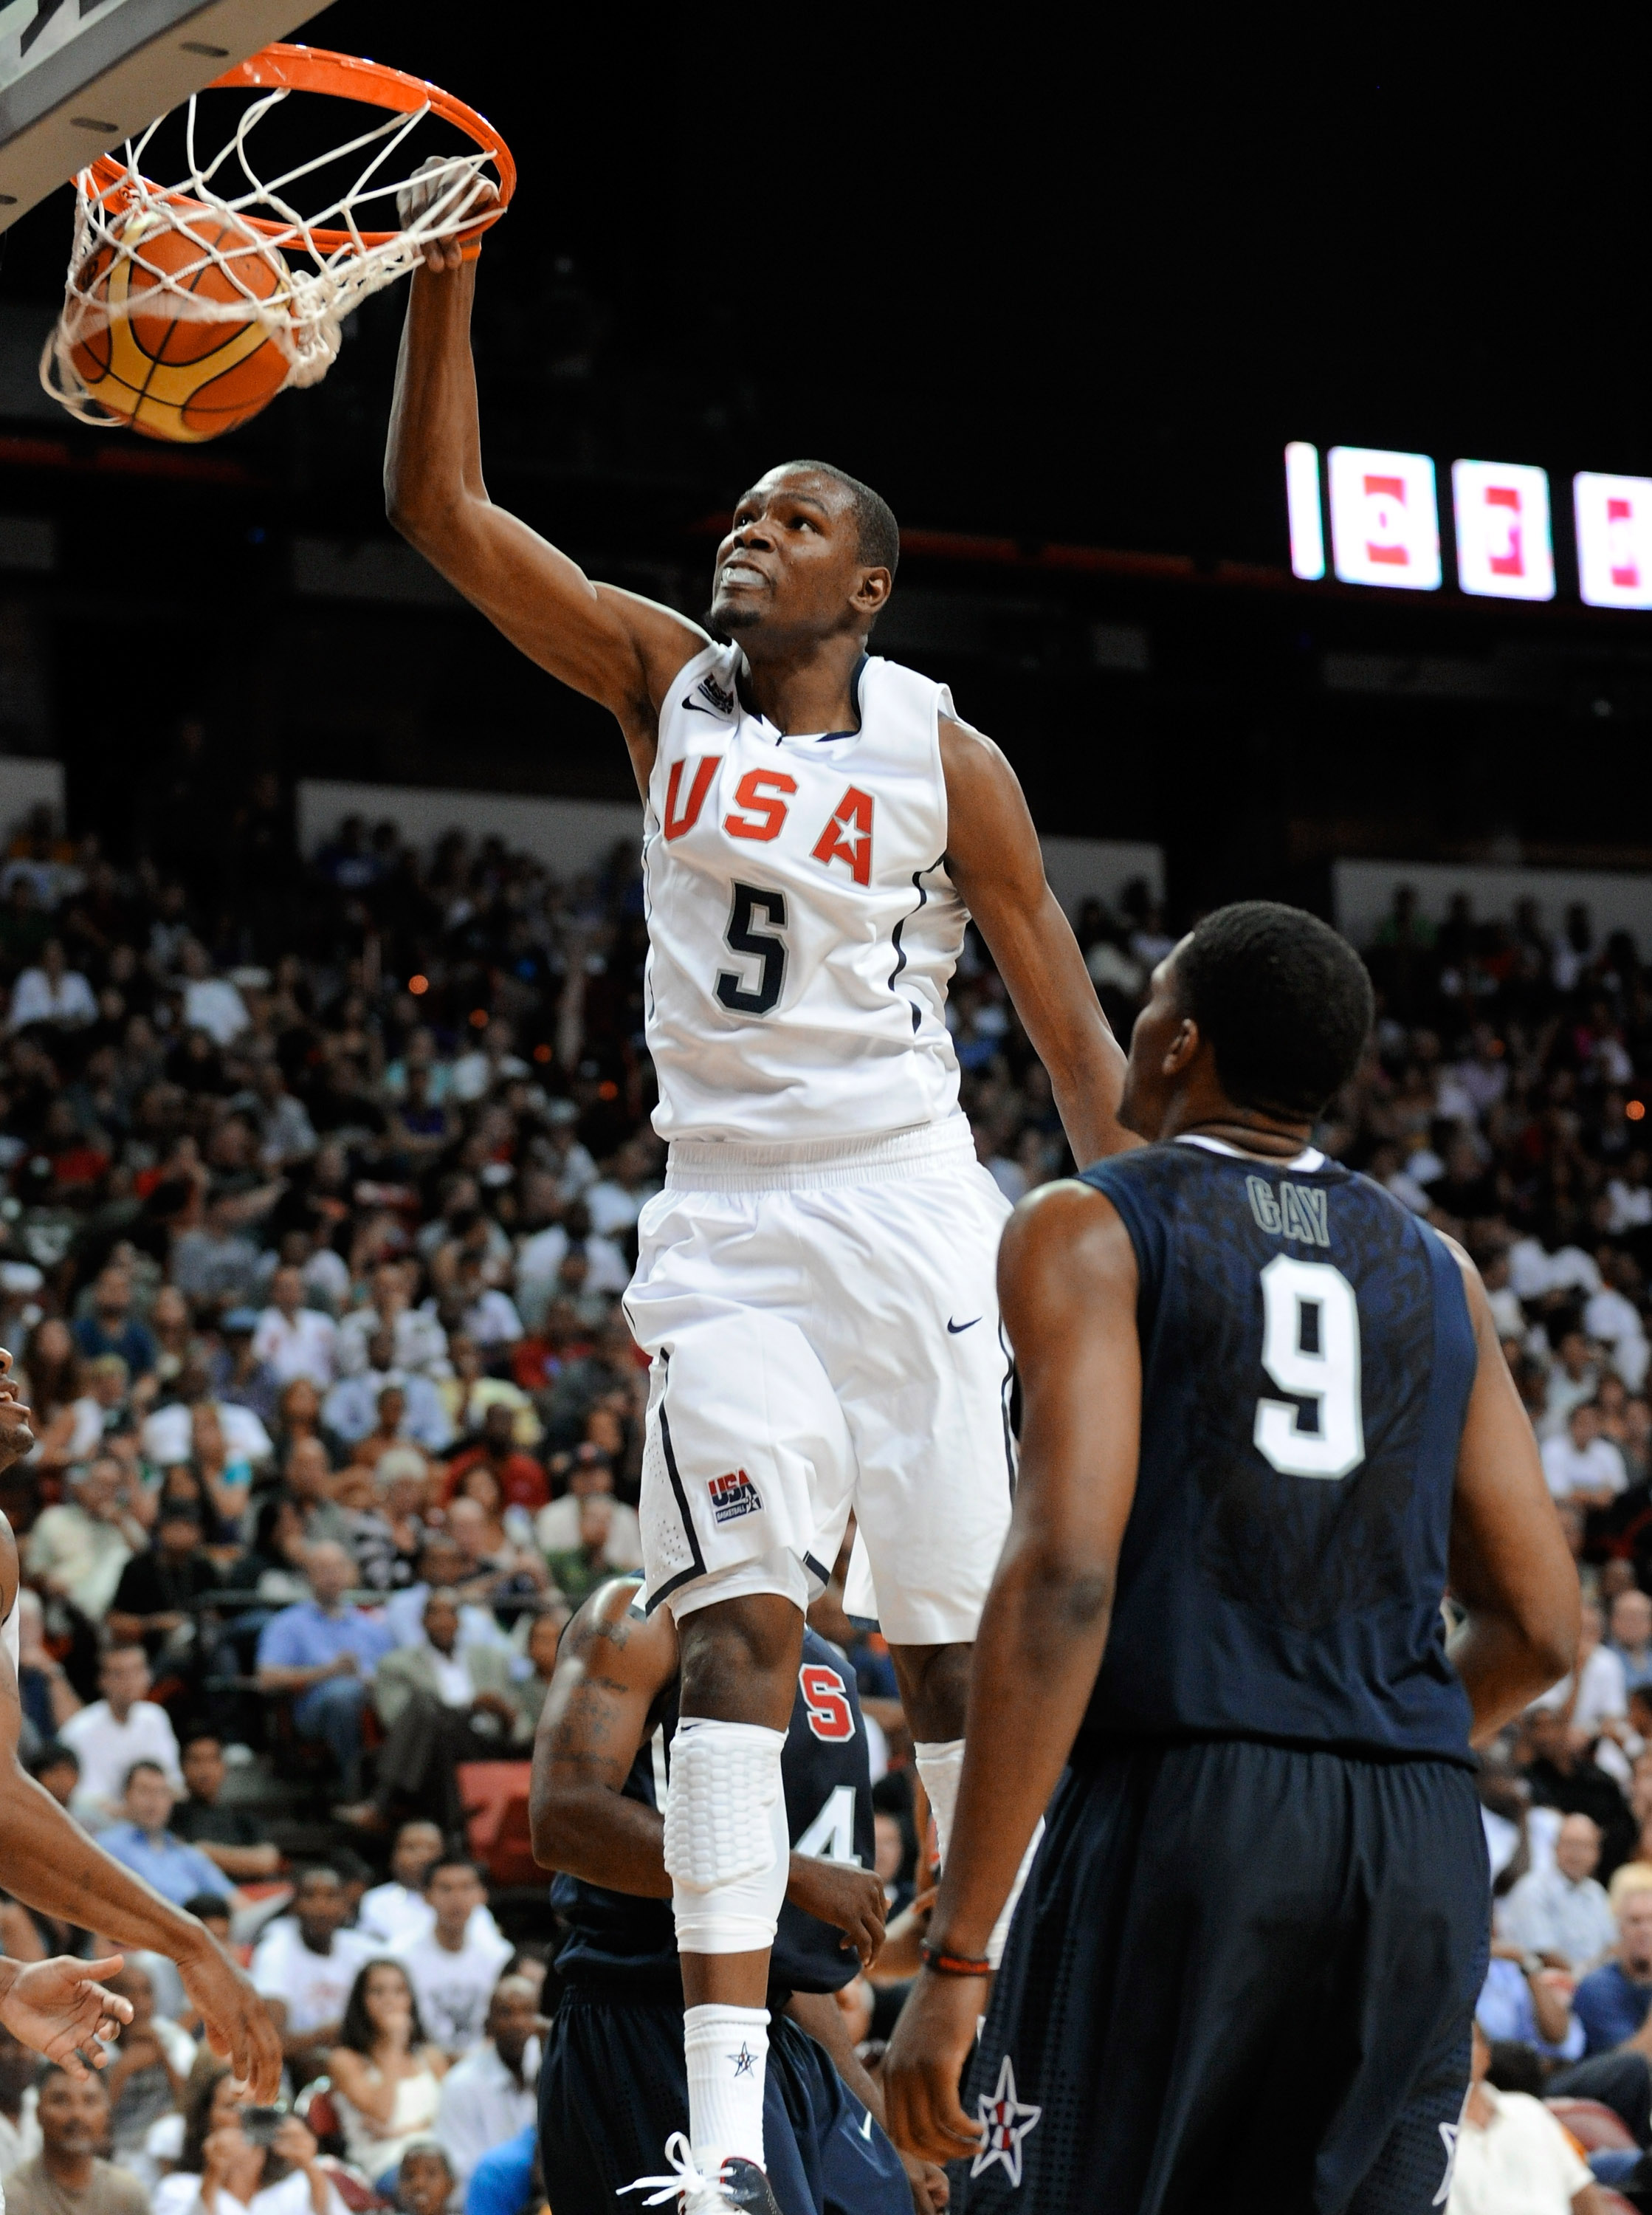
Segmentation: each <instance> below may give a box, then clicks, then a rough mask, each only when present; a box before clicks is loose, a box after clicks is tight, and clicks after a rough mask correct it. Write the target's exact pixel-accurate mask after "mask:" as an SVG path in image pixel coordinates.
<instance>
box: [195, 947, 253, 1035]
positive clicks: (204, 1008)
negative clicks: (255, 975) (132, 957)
mask: <svg viewBox="0 0 1652 2215" xmlns="http://www.w3.org/2000/svg"><path fill="white" fill-rule="evenodd" d="M179 966H180V968H181V969H182V971H183V986H184V989H183V1018H184V1027H185V1028H186V1029H187V1030H193V1031H205V1033H206V1034H207V1036H208V1037H209V1038H210V1039H211V1040H212V1041H213V1043H214V1044H215V1045H217V1046H228V1045H229V1044H230V1042H231V1041H232V1040H235V1039H237V1038H239V1037H240V1036H241V1034H242V1032H243V1031H244V1030H245V1029H246V1028H248V1025H249V1023H250V1022H251V1021H252V1018H251V1016H250V1015H248V1013H247V1003H246V1002H245V1001H244V1000H243V999H242V997H241V994H240V993H239V992H238V991H236V987H235V986H234V985H232V984H231V983H230V981H229V979H228V978H227V977H215V976H213V974H212V973H211V964H210V962H209V961H208V960H207V957H206V948H205V947H204V946H203V945H202V944H201V943H200V942H199V939H193V938H190V939H186V940H185V942H184V944H183V946H182V948H181V949H180V955H179Z"/></svg>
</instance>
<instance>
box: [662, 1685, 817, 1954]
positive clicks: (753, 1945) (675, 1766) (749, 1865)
mask: <svg viewBox="0 0 1652 2215" xmlns="http://www.w3.org/2000/svg"><path fill="white" fill-rule="evenodd" d="M785 1745H786V1733H785V1732H784V1731H772V1730H765V1729H764V1728H763V1727H762V1726H761V1725H760V1724H757V1723H725V1722H714V1721H706V1720H705V1719H703V1718H701V1717H699V1716H685V1717H684V1718H683V1719H682V1721H680V1722H679V1723H678V1724H677V1727H676V1733H675V1735H674V1736H673V1738H672V1740H671V1784H670V1792H669V1794H668V1795H667V1797H666V1802H665V1867H666V1871H667V1874H669V1875H670V1880H671V1906H672V1911H673V1913H674V1915H675V1917H676V1937H677V1945H678V1948H680V1950H681V1951H682V1952H683V1953H685V1954H753V1953H760V1952H762V1950H763V1949H764V1948H768V1947H769V1946H772V1945H773V1944H774V1925H775V1922H776V1920H777V1919H778V1917H779V1915H780V1903H781V1901H782V1900H783V1899H785V1897H786V1878H787V1875H788V1873H789V1870H790V1865H791V1839H790V1837H789V1834H788V1832H787V1829H786V1794H785V1791H784V1789H782V1786H781V1782H780V1754H781V1752H782V1751H783V1749H784V1747H785Z"/></svg>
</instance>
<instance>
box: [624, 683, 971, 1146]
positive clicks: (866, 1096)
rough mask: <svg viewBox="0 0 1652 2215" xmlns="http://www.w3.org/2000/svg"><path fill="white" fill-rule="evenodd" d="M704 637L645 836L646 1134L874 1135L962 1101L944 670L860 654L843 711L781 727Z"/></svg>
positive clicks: (666, 732) (662, 733)
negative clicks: (832, 717)
mask: <svg viewBox="0 0 1652 2215" xmlns="http://www.w3.org/2000/svg"><path fill="white" fill-rule="evenodd" d="M742 670H743V656H742V655H741V653H740V652H739V649H738V648H737V647H707V649H706V650H705V652H704V653H701V654H697V655H696V656H695V658H694V660H692V661H691V662H689V663H688V666H687V667H686V668H685V669H684V670H683V671H682V673H681V674H680V675H679V676H678V678H677V679H676V683H675V684H673V686H672V687H671V692H670V698H669V699H668V700H667V702H666V703H665V706H664V710H663V711H662V713H661V715H660V724H659V752H658V756H657V758H656V760H655V763H654V770H653V775H652V777H651V779H650V781H649V788H648V803H647V807H646V814H645V824H644V837H643V874H644V881H645V887H646V899H647V906H648V933H649V954H648V966H647V973H646V1028H647V1038H648V1048H649V1052H651V1054H652V1056H653V1061H654V1066H655V1068H656V1070H657V1071H658V1074H659V1089H660V1096H659V1105H658V1107H657V1108H656V1109H655V1111H654V1127H655V1129H656V1130H657V1131H658V1132H659V1134H660V1136H661V1137H662V1138H713V1139H714V1138H734V1139H744V1140H752V1141H756V1142H757V1143H760V1144H777V1143H778V1144H790V1143H793V1142H798V1143H805V1144H806V1143H809V1142H811V1141H817V1140H821V1139H832V1138H872V1137H875V1136H878V1134H880V1133H882V1132H890V1131H898V1130H905V1129H908V1128H909V1127H911V1126H914V1125H917V1124H922V1123H933V1122H939V1120H941V1119H942V1118H943V1117H946V1116H950V1115H952V1114H956V1113H957V1112H958V1059H957V1057H956V1055H955V1054H954V1053H953V1051H952V1042H951V1037H950V1036H949V1034H948V1032H947V1028H946V1021H945V1001H946V985H947V980H948V979H949V978H950V977H951V973H952V968H953V965H954V964H955V963H956V961H957V960H958V953H959V950H960V948H962V946H963V943H964V925H965V923H966V922H967V920H968V917H967V915H966V913H965V911H964V903H963V901H962V900H961V899H960V898H959V896H958V893H957V892H956V891H955V890H954V888H953V887H952V885H951V880H949V878H948V877H947V874H946V872H945V866H944V857H945V851H946V788H945V781H944V779H943V777H942V775H941V765H940V738H939V722H938V719H939V716H941V715H951V713H952V702H951V694H950V693H949V692H948V691H947V690H946V688H945V685H942V684H933V683H932V682H931V681H930V679H929V678H927V677H920V676H918V675H917V674H916V673H915V672H914V671H912V670H909V669H902V668H901V667H900V666H898V665H897V664H896V663H895V662H892V661H881V660H874V659H872V658H871V657H869V656H863V657H862V659H861V662H860V668H859V670H858V672H856V681H855V688H854V689H855V693H856V697H857V701H858V704H859V708H860V729H859V730H858V731H853V732H828V733H824V734H817V735H815V736H812V737H808V738H798V737H782V736H781V734H780V733H779V732H778V731H777V730H776V729H775V728H774V725H773V724H772V723H770V722H768V721H766V720H765V718H764V717H763V716H762V715H758V714H756V712H755V711H754V710H752V709H749V708H748V707H747V706H746V705H745V703H744V702H743V698H742V695H741V672H742Z"/></svg>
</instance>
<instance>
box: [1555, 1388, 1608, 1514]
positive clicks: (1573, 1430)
mask: <svg viewBox="0 0 1652 2215" xmlns="http://www.w3.org/2000/svg"><path fill="white" fill-rule="evenodd" d="M1543 1474H1544V1476H1545V1477H1546V1478H1547V1479H1548V1482H1549V1489H1550V1491H1551V1493H1553V1494H1554V1496H1555V1498H1556V1499H1557V1500H1571V1501H1572V1502H1573V1504H1574V1505H1575V1506H1579V1507H1609V1506H1611V1504H1612V1501H1613V1500H1616V1499H1617V1497H1618V1494H1619V1493H1621V1492H1624V1491H1626V1490H1627V1489H1628V1488H1629V1472H1628V1471H1627V1470H1625V1469H1624V1457H1623V1456H1622V1454H1620V1453H1619V1452H1618V1449H1617V1447H1616V1446H1615V1445H1613V1444H1612V1440H1611V1439H1607V1438H1603V1437H1602V1436H1601V1435H1600V1409H1599V1408H1597V1407H1596V1406H1595V1404H1594V1402H1593V1401H1592V1400H1581V1401H1579V1402H1577V1404H1576V1406H1575V1407H1574V1408H1572V1410H1571V1412H1570V1414H1569V1415H1568V1416H1567V1418H1566V1427H1565V1428H1564V1430H1563V1431H1562V1432H1561V1433H1559V1435H1558V1436H1557V1437H1554V1438H1549V1439H1545V1440H1544V1442H1543Z"/></svg>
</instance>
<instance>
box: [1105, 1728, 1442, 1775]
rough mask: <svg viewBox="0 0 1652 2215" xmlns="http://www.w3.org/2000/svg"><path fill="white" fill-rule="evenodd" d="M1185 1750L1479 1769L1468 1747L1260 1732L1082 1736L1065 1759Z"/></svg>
mask: <svg viewBox="0 0 1652 2215" xmlns="http://www.w3.org/2000/svg"><path fill="white" fill-rule="evenodd" d="M1172 1746H1277V1747H1278V1748H1279V1750H1280V1751H1281V1752H1284V1753H1330V1754H1335V1755H1336V1757H1337V1759H1338V1760H1339V1761H1368V1762H1371V1763H1372V1764H1374V1765H1375V1766H1376V1767H1377V1768H1379V1769H1392V1768H1393V1767H1394V1766H1395V1765H1396V1764H1398V1763H1400V1762H1414V1761H1443V1762H1447V1763H1449V1764H1451V1766H1452V1767H1453V1768H1454V1769H1465V1770H1468V1771H1469V1772H1470V1773H1471V1775H1472V1774H1474V1773H1475V1772H1477V1771H1478V1769H1479V1766H1480V1760H1479V1756H1478V1754H1477V1753H1476V1752H1474V1750H1473V1748H1472V1746H1460V1747H1456V1748H1451V1747H1446V1746H1375V1745H1373V1744H1372V1743H1371V1742H1370V1740H1368V1739H1331V1738H1305V1737H1297V1736H1295V1735H1294V1733H1291V1732H1288V1731H1259V1730H1162V1731H1146V1730H1144V1731H1107V1732H1090V1733H1086V1732H1083V1731H1080V1734H1079V1736H1078V1737H1077V1738H1076V1739H1074V1742H1073V1751H1072V1752H1071V1754H1070V1755H1069V1756H1068V1764H1069V1766H1070V1767H1073V1768H1074V1769H1080V1768H1086V1769H1087V1768H1094V1767H1095V1766H1096V1765H1097V1764H1098V1763H1100V1762H1103V1761H1105V1760H1109V1759H1111V1757H1112V1756H1114V1755H1115V1754H1120V1753H1158V1752H1168V1751H1169V1750H1170V1749H1171V1748H1172Z"/></svg>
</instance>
